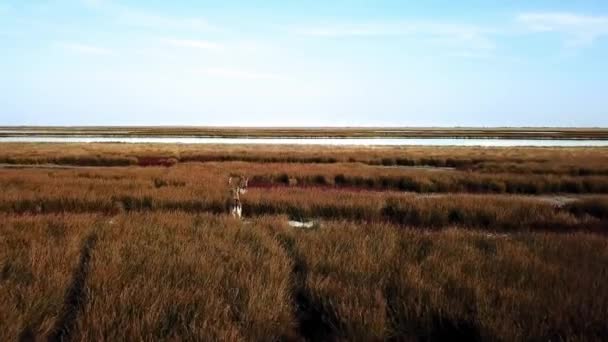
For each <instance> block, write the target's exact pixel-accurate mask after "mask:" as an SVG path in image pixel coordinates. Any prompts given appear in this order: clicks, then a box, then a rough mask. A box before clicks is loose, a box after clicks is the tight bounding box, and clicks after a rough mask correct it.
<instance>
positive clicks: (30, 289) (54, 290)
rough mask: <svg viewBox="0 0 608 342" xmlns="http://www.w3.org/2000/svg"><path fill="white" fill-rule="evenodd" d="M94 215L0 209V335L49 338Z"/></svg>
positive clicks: (62, 310)
mask: <svg viewBox="0 0 608 342" xmlns="http://www.w3.org/2000/svg"><path fill="white" fill-rule="evenodd" d="M98 220H99V218H98V217H96V216H91V215H72V214H70V215H42V216H29V215H25V216H14V215H6V214H0V340H2V341H16V340H19V339H22V340H31V339H32V338H34V337H35V336H39V337H48V336H50V335H51V334H53V333H54V331H55V330H56V329H58V328H59V322H60V320H61V317H62V316H63V315H64V314H65V312H66V310H69V309H70V307H69V305H68V306H66V304H65V301H66V298H65V297H66V291H67V289H68V288H69V287H70V286H71V282H72V278H73V273H74V272H75V269H76V268H77V266H78V258H79V255H80V253H81V248H82V243H83V241H84V238H85V236H86V235H87V234H88V233H89V231H90V230H91V229H93V227H94V226H95V225H96V224H97V223H98Z"/></svg>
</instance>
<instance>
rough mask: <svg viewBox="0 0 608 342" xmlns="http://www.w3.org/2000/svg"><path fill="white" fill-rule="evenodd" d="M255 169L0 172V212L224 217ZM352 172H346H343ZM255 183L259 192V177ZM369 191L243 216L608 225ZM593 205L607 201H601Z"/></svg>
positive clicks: (519, 208)
mask: <svg viewBox="0 0 608 342" xmlns="http://www.w3.org/2000/svg"><path fill="white" fill-rule="evenodd" d="M274 166H276V167H279V166H283V167H288V166H290V165H289V164H278V165H274ZM257 167H258V166H251V165H250V164H248V163H225V164H224V163H215V164H209V165H207V164H204V165H201V164H184V165H179V166H176V167H173V168H169V169H167V168H162V167H156V168H137V167H126V168H111V169H106V168H101V169H86V170H82V169H69V170H56V169H50V170H49V169H29V170H0V185H1V186H2V187H3V189H4V191H3V192H2V193H1V194H0V212H5V213H30V214H36V213H101V214H117V213H121V212H141V211H146V212H155V211H175V210H177V211H182V212H189V213H196V212H207V213H214V214H220V213H225V212H227V211H228V208H227V204H226V201H227V199H228V191H227V178H228V175H229V174H230V173H231V172H237V173H241V172H244V173H247V172H252V173H254V171H255V170H259V169H257ZM349 168H350V167H349V166H345V169H346V170H348V169H349ZM288 171H289V169H288ZM313 171H314V172H316V171H318V170H316V169H313ZM340 171H344V169H341V170H340ZM302 172H303V173H304V172H307V171H302ZM361 172H365V171H361ZM372 172H376V171H375V170H372ZM432 173H435V172H432ZM374 175H375V174H374ZM431 176H432V175H431ZM251 182H252V185H255V182H256V176H255V175H254V176H252V180H251ZM363 190H366V191H363ZM367 190H370V189H368V188H362V187H345V186H337V187H336V186H334V185H331V184H327V185H326V186H319V187H298V186H283V187H270V188H266V187H252V188H251V189H250V190H249V192H248V193H247V195H246V196H243V198H242V201H243V204H244V209H243V210H244V214H245V215H246V216H260V215H271V214H272V215H273V214H285V215H289V216H290V217H292V218H295V219H302V218H323V219H331V220H335V219H348V220H354V221H359V222H387V221H388V222H393V223H395V224H398V225H404V226H405V225H410V226H419V227H428V228H431V227H437V228H440V227H442V226H446V225H459V226H463V227H471V228H477V229H480V228H483V229H489V230H517V229H532V230H533V229H541V230H555V231H572V230H595V231H599V230H605V229H604V228H605V227H606V226H608V225H607V221H608V218H607V217H606V216H605V215H603V214H601V213H600V214H598V210H600V209H601V208H600V209H598V208H596V209H583V208H582V207H581V205H582V204H581V205H578V206H577V205H576V204H571V205H569V206H560V205H557V204H555V203H552V202H551V201H550V199H551V198H548V199H549V200H539V199H538V198H535V197H534V196H504V195H499V194H497V195H475V194H470V193H437V194H431V195H419V194H416V193H410V192H401V191H384V190H390V189H382V190H383V191H367ZM594 199H595V201H598V199H599V201H605V198H604V197H602V196H599V197H597V196H596V197H594ZM584 203H586V202H584ZM602 203H603V202H602ZM596 207H597V206H596ZM577 208H578V209H577ZM585 208H587V207H585ZM604 211H605V210H604Z"/></svg>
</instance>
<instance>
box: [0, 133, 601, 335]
mask: <svg viewBox="0 0 608 342" xmlns="http://www.w3.org/2000/svg"><path fill="white" fill-rule="evenodd" d="M3 147H5V148H3V149H2V150H0V163H4V164H11V165H8V166H9V167H7V165H3V166H2V168H0V189H1V190H2V191H0V340H8V341H11V340H42V339H47V340H125V339H126V340H217V341H220V340H222V341H223V340H247V341H266V340H290V341H291V340H310V341H316V340H443V339H450V338H452V339H467V340H506V341H511V340H581V341H583V340H584V341H593V340H603V339H605V337H606V336H608V330H607V328H606V324H605V322H606V321H608V291H606V290H605V289H604V287H605V286H604V284H605V283H606V282H607V281H608V272H607V271H606V267H605V265H606V264H608V239H607V238H606V232H607V231H606V228H608V195H607V194H606V193H607V192H608V191H606V188H605V187H606V184H607V183H606V182H608V178H607V175H606V173H605V170H606V165H608V163H607V162H608V150H607V149H587V148H584V149H577V148H564V149H549V148H547V149H545V148H536V149H532V148H529V149H498V148H488V149H482V148H353V147H344V148H342V147H340V148H321V147H293V146H292V147H289V146H287V147H268V146H267V147H255V148H254V147H248V146H230V147H226V146H223V147H218V146H198V145H197V146H193V145H183V146H182V145H179V146H178V145H146V144H141V145H139V144H136V145H124V144H4V145H3ZM23 164H26V165H23ZM27 164H30V165H29V166H28V165H27ZM31 164H42V165H31ZM47 164H48V165H47ZM74 165H76V166H78V167H74ZM83 166H84V167H83ZM230 175H246V176H249V177H250V186H249V189H248V191H247V193H246V194H243V195H241V202H242V204H243V214H244V219H243V220H237V219H235V218H232V217H230V216H228V215H227V213H228V212H229V210H228V209H229V208H228V206H227V201H228V200H229V199H230V194H229V191H228V189H229V186H228V183H227V181H228V177H229V176H230ZM288 220H297V221H314V223H315V224H314V225H313V228H310V229H302V228H293V227H290V226H289V225H288Z"/></svg>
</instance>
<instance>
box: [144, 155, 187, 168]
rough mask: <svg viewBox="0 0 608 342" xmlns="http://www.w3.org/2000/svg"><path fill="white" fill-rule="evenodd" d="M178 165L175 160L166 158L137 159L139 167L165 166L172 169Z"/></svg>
mask: <svg viewBox="0 0 608 342" xmlns="http://www.w3.org/2000/svg"><path fill="white" fill-rule="evenodd" d="M175 164H177V159H175V158H164V157H140V158H138V159H137V165H139V166H165V167H171V166H173V165H175Z"/></svg>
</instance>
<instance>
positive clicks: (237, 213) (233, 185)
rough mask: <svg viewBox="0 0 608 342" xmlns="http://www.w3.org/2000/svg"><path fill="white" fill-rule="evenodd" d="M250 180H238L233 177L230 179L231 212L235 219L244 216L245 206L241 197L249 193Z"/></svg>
mask: <svg viewBox="0 0 608 342" xmlns="http://www.w3.org/2000/svg"><path fill="white" fill-rule="evenodd" d="M248 181H249V178H247V177H243V176H240V177H239V179H238V180H234V179H233V177H230V178H228V186H230V200H229V210H230V214H231V215H232V216H233V217H236V218H239V219H240V218H241V216H242V214H243V205H242V204H241V195H242V194H245V193H246V192H247V183H248Z"/></svg>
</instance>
